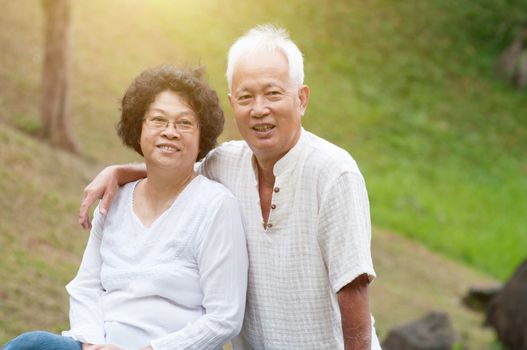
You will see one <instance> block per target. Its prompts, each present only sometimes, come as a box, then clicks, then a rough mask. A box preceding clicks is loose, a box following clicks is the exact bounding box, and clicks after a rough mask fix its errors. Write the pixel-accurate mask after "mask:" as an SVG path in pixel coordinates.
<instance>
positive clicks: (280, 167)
mask: <svg viewBox="0 0 527 350" xmlns="http://www.w3.org/2000/svg"><path fill="white" fill-rule="evenodd" d="M307 141H308V137H307V133H306V131H305V130H304V128H302V129H301V130H300V137H299V138H298V141H297V142H296V144H295V145H294V146H293V148H291V149H290V150H289V152H287V153H286V154H285V155H284V156H283V157H282V158H280V159H279V160H278V161H277V162H276V164H275V165H274V168H273V174H274V176H275V177H276V176H280V175H281V174H283V173H284V172H285V171H286V170H288V169H289V168H291V167H293V166H294V165H296V163H297V162H298V160H299V159H300V156H301V155H302V154H303V153H304V152H305V150H306V148H307V145H308V142H307Z"/></svg>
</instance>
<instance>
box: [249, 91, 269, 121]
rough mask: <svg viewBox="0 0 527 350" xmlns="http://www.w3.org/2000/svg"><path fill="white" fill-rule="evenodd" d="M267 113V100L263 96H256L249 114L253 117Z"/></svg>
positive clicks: (263, 115)
mask: <svg viewBox="0 0 527 350" xmlns="http://www.w3.org/2000/svg"><path fill="white" fill-rule="evenodd" d="M267 114H269V108H268V106H267V101H266V100H265V98H264V97H263V96H256V98H255V99H254V103H253V106H252V108H251V116H252V117H255V118H261V117H265V116H266V115H267Z"/></svg>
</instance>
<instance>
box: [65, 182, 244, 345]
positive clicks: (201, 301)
mask: <svg viewBox="0 0 527 350" xmlns="http://www.w3.org/2000/svg"><path fill="white" fill-rule="evenodd" d="M136 184H137V182H134V183H129V184H127V185H125V186H123V187H122V188H121V189H120V190H119V193H118V194H117V196H116V198H115V199H114V200H113V202H112V205H111V207H110V209H109V211H108V213H107V215H106V216H104V217H103V216H101V215H100V214H99V211H98V210H95V217H94V220H93V228H92V231H91V234H90V239H89V241H88V245H87V247H86V250H85V253H84V257H83V259H82V263H81V266H80V268H79V272H78V274H77V276H76V277H75V279H74V280H73V281H71V282H70V283H69V284H68V285H67V287H66V288H67V290H68V293H69V294H70V325H71V330H69V331H67V332H63V335H65V336H69V337H73V338H75V339H77V340H79V341H82V342H87V343H96V344H104V343H109V344H114V345H117V346H119V347H120V348H122V349H126V350H134V349H138V348H140V347H144V346H147V345H151V346H152V347H153V348H154V349H156V350H169V349H173V350H175V349H178V350H180V349H221V347H222V345H223V344H224V343H226V342H228V341H229V340H230V339H231V338H232V337H234V336H236V335H237V334H238V332H239V330H240V328H241V325H242V319H243V312H244V308H245V295H246V294H245V292H246V283H247V250H246V243H245V237H244V232H243V225H242V219H241V215H240V210H239V206H238V203H237V200H236V198H234V196H233V195H232V194H231V193H229V192H228V191H227V190H226V189H225V187H223V186H222V185H220V184H218V183H216V182H213V181H210V180H208V179H206V178H205V177H203V176H197V177H196V178H194V179H193V180H192V181H191V182H190V183H189V184H188V185H187V186H186V188H185V189H184V190H183V192H181V193H180V195H179V196H178V197H177V199H176V200H175V201H174V203H173V204H172V206H171V207H170V208H169V209H167V210H166V211H165V212H164V213H163V214H162V215H161V216H160V217H158V218H157V219H156V220H155V221H154V222H153V223H152V225H151V226H150V227H145V226H144V225H143V224H142V223H141V221H140V220H139V218H138V217H137V216H136V215H135V213H134V212H133V190H134V188H135V186H136Z"/></svg>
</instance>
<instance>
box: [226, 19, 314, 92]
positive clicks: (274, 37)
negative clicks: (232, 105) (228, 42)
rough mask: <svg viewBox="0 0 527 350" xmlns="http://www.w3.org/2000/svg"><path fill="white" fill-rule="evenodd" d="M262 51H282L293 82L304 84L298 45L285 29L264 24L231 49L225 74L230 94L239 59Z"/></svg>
mask: <svg viewBox="0 0 527 350" xmlns="http://www.w3.org/2000/svg"><path fill="white" fill-rule="evenodd" d="M261 50H266V51H269V52H274V51H276V50H279V51H281V52H282V53H283V54H284V55H285V57H286V58H287V62H288V64H289V76H290V77H291V79H292V80H293V82H294V83H295V84H297V85H298V86H302V84H304V59H303V57H302V52H300V50H299V49H298V47H297V46H296V44H295V43H294V42H293V41H292V40H291V39H290V38H289V33H287V30H285V29H284V28H276V27H275V26H273V25H272V24H263V25H258V26H256V27H254V28H252V29H250V30H249V31H248V32H247V33H245V34H244V35H243V36H241V37H240V38H238V40H236V42H235V43H234V44H232V46H231V48H230V49H229V56H228V59H227V71H226V72H225V75H226V76H227V83H228V85H229V92H231V88H232V76H233V74H234V66H235V65H236V63H237V62H238V61H239V59H240V58H242V57H245V56H247V55H249V54H251V53H253V52H258V51H261Z"/></svg>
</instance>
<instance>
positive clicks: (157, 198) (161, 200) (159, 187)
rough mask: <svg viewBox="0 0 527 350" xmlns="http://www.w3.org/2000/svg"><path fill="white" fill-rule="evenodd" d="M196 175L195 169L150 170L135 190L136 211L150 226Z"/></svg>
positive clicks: (146, 224)
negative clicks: (181, 170)
mask: <svg viewBox="0 0 527 350" xmlns="http://www.w3.org/2000/svg"><path fill="white" fill-rule="evenodd" d="M194 177H196V173H195V172H194V169H191V170H187V171H184V172H180V171H173V170H171V171H170V172H165V171H149V169H148V167H147V177H146V179H145V180H143V181H141V182H140V183H139V184H138V185H137V187H136V190H135V192H134V212H135V213H136V215H137V216H138V217H139V218H140V219H141V221H142V222H143V223H144V224H145V226H150V224H151V223H152V222H154V221H155V219H157V218H158V217H159V216H160V215H161V214H162V213H163V212H164V211H165V210H167V209H168V208H169V207H170V206H171V205H172V203H173V202H174V201H175V200H176V198H177V197H178V196H179V194H180V193H181V192H182V191H183V190H184V189H185V187H186V186H187V185H188V184H189V183H190V182H191V181H192V179H193V178H194Z"/></svg>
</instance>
